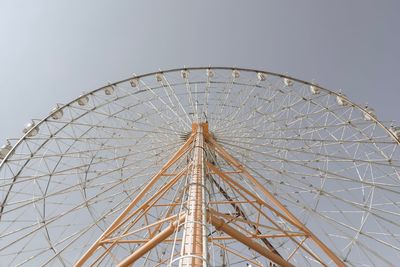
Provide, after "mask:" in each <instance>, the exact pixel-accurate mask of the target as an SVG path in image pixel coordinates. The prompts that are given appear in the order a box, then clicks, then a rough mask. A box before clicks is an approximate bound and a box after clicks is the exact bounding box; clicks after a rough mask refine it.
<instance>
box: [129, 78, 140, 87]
mask: <svg viewBox="0 0 400 267" xmlns="http://www.w3.org/2000/svg"><path fill="white" fill-rule="evenodd" d="M129 83H130V84H131V86H132V87H137V86H138V85H139V79H138V78H133V79H132V80H130V81H129Z"/></svg>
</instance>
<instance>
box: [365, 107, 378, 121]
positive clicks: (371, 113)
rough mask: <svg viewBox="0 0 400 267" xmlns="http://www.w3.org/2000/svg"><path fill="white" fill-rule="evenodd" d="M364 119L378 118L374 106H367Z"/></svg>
mask: <svg viewBox="0 0 400 267" xmlns="http://www.w3.org/2000/svg"><path fill="white" fill-rule="evenodd" d="M364 120H366V121H372V120H376V113H375V110H374V109H373V108H370V107H365V111H364Z"/></svg>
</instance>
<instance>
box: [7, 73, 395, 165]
mask: <svg viewBox="0 0 400 267" xmlns="http://www.w3.org/2000/svg"><path fill="white" fill-rule="evenodd" d="M208 69H211V70H232V71H233V70H237V71H245V72H254V73H263V74H266V75H271V76H274V77H279V78H287V79H290V80H292V81H295V82H298V83H302V84H305V85H308V86H316V87H318V88H319V89H321V90H324V91H326V92H328V93H329V94H332V95H334V96H336V97H341V94H340V92H335V91H333V90H331V89H328V88H326V87H324V86H321V85H320V84H317V83H313V82H309V81H306V80H303V79H299V78H295V77H293V76H290V75H287V74H281V73H277V72H271V71H265V70H260V69H253V68H243V67H227V66H208V67H204V66H200V67H182V68H171V69H167V70H159V71H153V72H147V73H144V74H140V75H136V74H134V75H133V76H131V77H129V78H125V79H122V80H119V81H116V82H113V83H108V84H107V85H103V86H101V87H99V88H96V89H94V90H92V91H90V92H87V93H82V94H81V95H80V96H78V97H76V98H74V99H73V100H71V101H69V102H68V103H66V104H62V105H58V107H57V109H53V110H52V111H51V112H50V113H49V114H48V115H47V116H45V117H44V118H43V119H38V120H37V121H38V122H37V124H36V125H35V127H33V128H32V129H30V130H29V131H27V132H26V133H24V134H23V135H22V136H21V137H20V138H19V139H17V142H16V143H15V144H14V145H13V146H12V149H11V150H10V152H9V153H8V154H7V155H6V156H5V157H4V158H3V159H2V160H1V161H0V168H1V167H2V166H3V164H4V163H5V162H6V161H7V159H8V158H9V157H10V156H11V155H12V153H13V152H14V151H15V150H16V149H17V148H18V146H19V145H20V143H21V142H23V140H24V139H25V138H26V137H27V136H29V134H30V132H31V131H33V130H34V129H35V128H36V127H39V126H40V125H41V124H43V123H44V122H46V121H47V120H48V119H49V118H51V116H52V115H53V114H55V113H56V112H58V111H60V110H62V109H64V108H65V107H68V106H70V105H71V104H73V103H75V102H76V101H77V100H78V99H80V98H82V97H87V96H90V95H92V94H94V93H97V92H99V91H101V90H104V89H106V88H108V87H110V86H117V85H118V84H121V83H125V82H129V81H130V80H132V79H141V78H145V77H149V76H153V75H156V74H163V73H172V72H179V71H182V70H188V71H191V70H193V71H196V70H208ZM144 91H145V90H144ZM138 93H141V92H138ZM345 100H346V102H348V103H349V104H350V105H351V106H353V107H355V108H357V109H358V110H360V111H361V112H364V113H368V110H366V108H364V107H363V106H361V105H360V104H357V103H355V102H354V101H353V100H351V99H349V98H348V97H347V96H346V97H345ZM89 112H90V111H88V113H89ZM371 120H372V121H373V122H375V123H376V124H378V125H379V126H380V127H381V128H382V129H384V130H385V131H386V133H388V134H389V136H391V138H392V139H393V140H394V141H396V142H397V143H398V144H400V138H398V137H397V136H396V135H395V134H394V133H393V132H391V131H390V129H389V127H388V126H386V125H385V124H384V123H383V122H381V121H380V120H379V119H378V118H377V117H371Z"/></svg>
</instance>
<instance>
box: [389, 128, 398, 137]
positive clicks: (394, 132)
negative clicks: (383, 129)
mask: <svg viewBox="0 0 400 267" xmlns="http://www.w3.org/2000/svg"><path fill="white" fill-rule="evenodd" d="M390 132H391V133H392V134H394V135H395V136H396V137H397V139H400V126H392V127H390Z"/></svg>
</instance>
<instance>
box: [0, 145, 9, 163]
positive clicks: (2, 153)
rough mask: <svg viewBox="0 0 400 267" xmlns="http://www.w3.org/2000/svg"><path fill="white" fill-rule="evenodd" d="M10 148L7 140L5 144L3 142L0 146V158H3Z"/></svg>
mask: <svg viewBox="0 0 400 267" xmlns="http://www.w3.org/2000/svg"><path fill="white" fill-rule="evenodd" d="M11 150H12V145H11V144H10V142H9V141H7V143H6V144H4V145H3V146H2V147H0V159H4V158H5V157H6V156H7V155H8V153H10V151H11Z"/></svg>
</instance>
